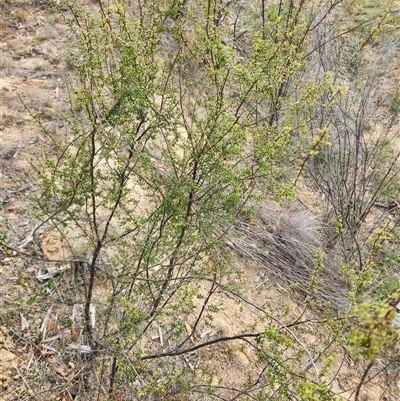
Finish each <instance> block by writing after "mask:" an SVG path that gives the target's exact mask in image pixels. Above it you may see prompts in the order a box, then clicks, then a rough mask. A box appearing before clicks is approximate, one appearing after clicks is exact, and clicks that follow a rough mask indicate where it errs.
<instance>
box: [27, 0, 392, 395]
mask: <svg viewBox="0 0 400 401" xmlns="http://www.w3.org/2000/svg"><path fill="white" fill-rule="evenodd" d="M345 3H346V2H343V1H342V0H329V1H328V0H320V1H313V2H307V1H305V0H299V1H292V0H288V1H283V0H280V1H275V2H272V3H270V2H268V4H267V3H266V2H265V1H264V0H261V1H260V2H250V1H246V0H229V1H214V0H200V1H170V0H149V1H125V2H124V1H118V0H109V1H103V0H100V1H99V2H97V3H96V4H93V5H92V6H90V7H89V6H88V5H85V4H83V3H81V2H79V1H68V2H67V4H68V7H67V8H63V10H64V11H63V12H64V17H65V20H66V22H67V23H68V24H69V26H70V27H71V29H73V30H74V32H75V33H76V41H77V42H76V46H74V47H72V48H71V49H70V62H71V64H72V65H74V68H75V72H76V74H77V77H78V79H79V82H78V83H76V84H75V83H74V81H71V82H69V85H68V89H69V94H70V110H69V113H68V114H67V115H65V123H66V126H67V127H68V138H59V137H55V136H54V135H53V133H52V132H51V131H50V130H48V129H47V128H46V126H45V124H44V123H42V122H41V121H40V116H38V117H37V120H38V122H39V123H41V125H42V127H43V130H44V132H45V133H46V134H48V138H49V140H51V141H52V143H53V146H54V148H55V149H56V152H55V154H48V153H46V152H45V153H44V154H43V156H42V158H41V160H40V162H39V163H37V164H35V165H34V166H33V169H34V172H35V174H36V177H37V180H38V183H39V186H40V194H39V195H38V196H37V197H36V198H35V204H36V206H37V215H38V216H39V217H40V219H41V224H42V226H41V227H42V228H45V230H46V232H47V235H48V236H52V237H53V238H54V248H55V250H56V249H59V248H62V249H63V250H64V251H65V252H66V253H67V254H68V256H67V257H66V261H69V262H70V263H71V267H72V269H70V270H71V271H72V274H71V275H70V276H68V274H69V273H68V272H67V273H64V275H65V276H66V281H67V282H68V283H69V284H68V286H67V287H68V288H65V289H64V291H65V292H66V293H67V295H63V296H60V298H57V297H54V299H53V306H52V307H53V308H59V309H60V313H62V307H63V306H64V302H63V300H65V299H68V300H72V301H71V302H72V303H73V305H74V306H73V308H74V309H73V310H74V313H73V317H72V321H71V332H72V336H73V340H74V342H73V343H72V344H69V348H68V350H69V353H65V352H62V351H61V349H62V344H61V343H60V344H59V347H60V355H62V356H60V357H62V358H71V353H73V352H75V353H77V354H78V355H79V358H78V364H79V366H81V372H82V374H81V376H80V381H79V386H78V385H75V386H70V385H69V383H66V389H65V393H64V394H65V397H67V396H68V397H70V399H72V398H74V397H76V398H79V399H98V400H100V399H101V400H106V399H111V400H122V399H124V400H136V399H146V400H172V399H174V400H176V399H180V400H184V399H193V400H194V399H196V400H200V399H204V400H212V399H220V400H236V399H242V400H249V399H258V400H310V401H311V400H317V399H318V400H325V401H330V400H336V399H339V398H338V397H339V393H341V392H342V393H344V392H346V397H350V398H351V397H353V398H354V399H355V400H356V401H357V400H358V401H359V400H360V394H361V388H362V386H363V384H364V383H365V382H367V381H368V380H372V377H374V375H378V373H377V370H376V369H375V367H376V362H377V359H378V357H380V355H381V352H384V351H385V350H387V349H388V348H390V346H393V344H396V341H397V340H398V333H397V332H396V331H395V329H394V328H393V325H392V324H391V322H392V317H393V311H394V305H388V304H387V300H386V299H382V296H381V294H377V292H378V291H373V292H371V291H368V287H369V286H371V285H376V284H377V283H378V282H384V281H385V280H386V279H387V276H385V274H384V271H383V269H382V266H381V265H379V262H378V250H379V249H381V247H382V244H383V243H384V242H385V241H386V239H387V238H388V236H389V234H390V233H393V232H394V229H395V224H394V223H393V221H392V220H388V219H387V218H386V217H387V216H384V217H382V219H373V220H372V221H371V222H368V221H367V222H366V220H367V217H368V216H369V215H370V214H371V211H372V208H373V207H374V205H375V204H376V203H378V202H387V201H388V200H389V199H388V197H389V198H396V197H397V194H398V189H399V187H398V186H397V187H396V186H394V184H395V183H396V182H397V181H396V180H397V179H398V174H399V164H398V157H399V154H398V152H397V151H395V150H393V149H394V148H392V144H393V143H392V142H393V141H394V140H395V139H396V137H397V132H396V129H395V127H396V124H398V111H399V104H398V103H399V102H398V101H397V103H396V99H397V97H398V92H395V91H394V92H390V93H389V95H388V97H385V98H384V97H382V93H381V92H382V91H381V90H380V88H382V87H383V85H384V84H385V83H386V80H385V78H386V77H385V74H386V69H387V66H390V65H391V63H393V62H394V60H395V55H397V54H398V39H397V36H396V35H395V34H394V33H393V32H394V31H393V29H394V26H395V23H396V20H395V18H396V14H394V13H393V12H391V9H390V8H388V9H386V7H384V6H382V7H381V12H380V13H379V15H378V16H377V17H376V18H371V19H369V20H366V21H358V20H357V15H358V14H357V13H356V12H355V11H354V10H350V11H352V12H350V14H348V11H349V10H348V9H347V8H346V7H349V6H348V5H347V4H345ZM360 7H361V5H360ZM350 8H351V7H350ZM392 36H393V39H392V40H390V41H389V42H388V41H387V38H389V37H392ZM374 49H375V50H374ZM396 96H397V97H396ZM389 101H390V102H391V104H388V102H389ZM299 185H302V186H308V187H310V188H313V190H314V191H315V193H317V195H316V197H315V199H317V200H316V201H315V202H316V203H318V206H317V207H316V209H318V210H315V213H314V215H311V213H309V212H306V211H305V210H304V208H303V209H300V208H298V207H297V208H294V206H291V207H288V208H287V209H282V210H281V211H274V210H271V209H270V208H268V200H271V199H275V200H277V201H280V200H282V199H286V200H287V199H291V198H294V197H295V196H296V188H297V187H298V186H299ZM388 191H389V192H390V195H389V192H388ZM318 197H319V198H318ZM321 197H323V200H322V201H319V200H318V199H321ZM390 200H391V199H390ZM393 200H394V199H393ZM315 202H314V203H315ZM224 244H228V245H229V247H227V246H224ZM232 249H233V250H234V251H236V253H237V254H239V255H241V256H242V257H244V258H245V259H251V260H253V261H255V262H256V263H257V264H258V265H259V267H260V269H261V270H263V272H264V273H265V274H266V275H267V276H268V278H269V280H270V281H275V282H279V281H281V280H282V279H283V280H284V281H283V282H289V283H290V284H292V288H294V289H296V288H297V289H299V290H300V291H299V293H300V294H301V296H303V297H304V298H303V299H305V301H304V305H302V308H301V309H302V311H301V312H296V310H298V309H296V308H293V310H292V308H291V304H290V302H289V300H285V301H282V307H281V308H280V309H277V308H274V307H273V305H271V304H270V303H268V302H264V299H258V300H249V299H247V298H246V297H245V296H244V295H243V293H242V292H243V288H240V282H241V280H242V277H243V275H245V274H246V272H243V271H241V270H240V269H238V268H237V266H236V264H235V263H234V261H233V260H234V252H231V250H232ZM67 270H68V269H67ZM378 287H379V286H375V288H378ZM306 295H307V297H305V296H306ZM232 299H233V300H234V301H235V302H236V303H237V304H239V307H238V308H239V309H240V310H241V309H242V308H244V307H246V308H248V309H249V310H250V311H251V312H250V313H251V315H252V316H254V319H253V320H251V322H249V324H247V325H246V326H244V327H241V328H240V329H238V330H237V332H235V333H230V334H227V333H223V332H222V331H223V330H222V331H221V330H220V329H218V328H217V327H216V325H215V324H214V318H215V317H216V316H218V312H219V311H220V305H221V304H223V303H224V302H228V300H229V301H231V300H232ZM286 301H287V302H286ZM362 302H365V303H362ZM332 307H333V308H332ZM316 311H317V312H316ZM315 313H319V316H318V318H317V317H316V316H315ZM80 314H82V320H80ZM350 323H351V324H350ZM351 325H353V327H356V328H354V329H353V330H352V329H351ZM154 333H157V334H156V335H154ZM207 336H210V337H213V338H211V339H210V338H208V337H207ZM310 338H312V340H310ZM152 339H153V340H154V339H157V340H158V341H159V345H160V347H157V346H156V345H155V344H154V343H150V344H149V341H151V340H152ZM228 344H235V346H236V347H237V349H238V350H240V352H242V351H243V350H244V349H245V348H244V347H245V346H246V347H248V349H246V350H247V351H248V353H249V354H250V355H251V357H250V359H251V367H249V368H248V371H247V372H243V377H242V378H241V380H237V382H235V384H234V385H228V384H226V383H224V382H223V377H221V376H218V374H217V373H216V372H215V368H213V358H217V357H218V354H219V353H221V352H222V351H221V350H223V351H226V349H227V348H224V347H228V346H229V345H228ZM238 344H239V345H238ZM64 345H65V344H64ZM349 355H351V357H352V358H354V359H357V358H359V359H360V360H363V361H364V362H365V360H367V361H368V363H369V364H368V365H367V368H366V369H365V370H364V374H363V375H361V377H360V380H359V382H357V384H356V385H354V383H353V384H352V385H350V386H349V387H348V388H346V389H344V390H340V389H339V388H338V387H337V379H338V376H339V372H340V369H341V367H342V365H343V364H344V363H345V361H346V358H347V359H348V358H349ZM385 357H386V356H385ZM388 360H389V359H388ZM360 366H361V367H363V366H364V365H363V362H362V361H361V362H360ZM385 369H386V368H385ZM391 373H393V372H391ZM395 374H396V372H395V373H393V375H395ZM58 394H61V393H59V391H58ZM66 399H68V398H66Z"/></svg>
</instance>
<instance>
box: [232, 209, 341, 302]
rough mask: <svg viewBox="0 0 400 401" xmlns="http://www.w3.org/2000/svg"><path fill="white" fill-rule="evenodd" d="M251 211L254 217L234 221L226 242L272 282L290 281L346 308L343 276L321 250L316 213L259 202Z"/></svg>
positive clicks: (319, 298) (305, 290)
mask: <svg viewBox="0 0 400 401" xmlns="http://www.w3.org/2000/svg"><path fill="white" fill-rule="evenodd" d="M254 214H255V219H254V221H250V222H249V221H238V222H237V223H236V224H235V226H234V230H233V233H234V234H233V235H232V236H231V238H230V240H229V242H228V244H229V246H230V247H231V248H232V249H234V251H235V252H236V253H237V254H238V255H240V256H241V257H243V258H247V259H251V260H254V261H255V262H256V263H257V264H258V265H259V266H261V267H262V268H263V269H265V270H266V272H267V274H268V277H269V280H271V281H272V282H274V281H276V282H278V283H279V282H281V283H282V282H283V283H285V284H290V285H292V286H294V287H295V288H298V289H299V290H300V291H301V292H303V293H305V294H308V295H309V296H312V297H314V298H317V299H318V300H321V301H325V302H329V303H330V304H331V305H332V306H333V307H334V308H337V309H339V310H344V309H347V308H348V300H347V297H346V295H347V288H348V286H347V283H346V280H345V279H344V278H343V276H342V275H341V274H340V271H339V267H338V265H337V263H333V260H332V259H333V258H331V257H329V255H327V254H326V253H324V251H323V250H322V249H323V248H322V243H321V242H322V241H321V235H320V232H321V226H320V224H319V222H318V221H317V219H316V217H315V216H313V215H312V214H311V213H309V212H307V211H305V210H302V209H299V208H296V207H293V206H292V207H288V208H285V209H282V210H279V211H276V210H272V209H269V208H268V207H267V206H264V205H261V206H257V207H255V208H254ZM321 256H322V260H321ZM318 259H319V261H318ZM331 260H332V262H330V261H331Z"/></svg>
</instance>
